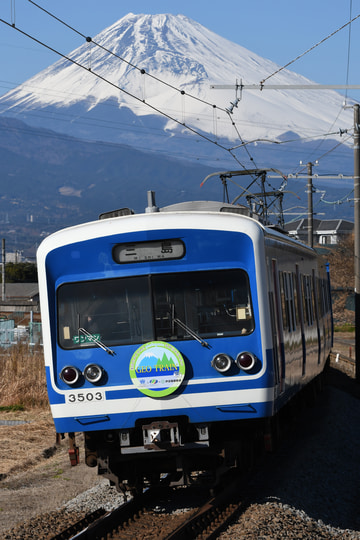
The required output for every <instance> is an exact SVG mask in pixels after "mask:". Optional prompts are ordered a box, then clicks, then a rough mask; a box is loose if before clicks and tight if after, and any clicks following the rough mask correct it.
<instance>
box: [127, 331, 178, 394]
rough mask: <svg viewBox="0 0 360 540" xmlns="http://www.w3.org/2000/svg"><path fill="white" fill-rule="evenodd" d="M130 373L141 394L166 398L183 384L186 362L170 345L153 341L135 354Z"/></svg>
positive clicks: (131, 361) (132, 358)
mask: <svg viewBox="0 0 360 540" xmlns="http://www.w3.org/2000/svg"><path fill="white" fill-rule="evenodd" d="M129 373H130V378H131V381H132V383H133V384H134V386H136V388H137V389H138V390H140V392H142V393H143V394H145V395H146V396H150V397H164V396H168V395H169V394H172V393H173V392H175V390H176V389H177V388H179V386H180V385H181V383H182V382H183V379H184V376H185V362H184V359H183V357H182V356H181V354H180V352H179V351H178V350H177V349H175V347H173V346H172V345H170V343H165V342H164V341H151V342H150V343H145V345H142V346H141V347H139V348H138V349H137V350H136V351H135V352H134V354H133V355H132V357H131V360H130V366H129Z"/></svg>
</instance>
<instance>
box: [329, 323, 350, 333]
mask: <svg viewBox="0 0 360 540" xmlns="http://www.w3.org/2000/svg"><path fill="white" fill-rule="evenodd" d="M334 332H355V326H354V325H353V324H343V325H341V326H335V328H334Z"/></svg>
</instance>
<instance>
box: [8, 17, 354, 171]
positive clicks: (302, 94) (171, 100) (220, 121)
mask: <svg viewBox="0 0 360 540" xmlns="http://www.w3.org/2000/svg"><path fill="white" fill-rule="evenodd" d="M66 56H67V57H68V59H71V61H69V60H68V59H65V58H62V59H60V60H59V61H57V62H56V63H55V64H53V65H51V66H50V67H48V68H47V69H45V70H43V71H42V72H40V73H39V74H38V75H36V76H34V77H32V78H31V79H29V80H28V81H26V82H25V83H23V84H22V85H20V86H18V87H17V88H15V89H14V90H12V91H10V92H8V93H7V94H5V95H4V96H3V97H2V98H0V113H1V115H3V116H11V117H14V116H16V117H17V118H19V119H21V120H22V121H24V122H26V123H28V124H30V125H32V126H37V127H43V128H47V129H52V130H55V131H58V132H61V133H66V134H68V135H71V136H73V137H79V138H83V139H86V140H97V141H99V140H100V141H104V142H109V143H117V144H126V145H130V146H132V147H135V148H137V149H140V150H144V149H145V150H150V151H155V152H157V153H161V154H166V155H168V156H169V155H172V156H176V157H179V158H182V159H188V160H193V161H199V160H200V161H201V162H203V163H207V164H208V165H211V166H215V167H217V166H218V165H219V164H220V163H221V164H222V165H224V166H225V165H226V166H228V167H229V166H230V167H233V168H234V165H235V161H234V160H233V158H232V156H231V155H230V154H229V152H226V151H225V150H224V149H222V148H221V146H222V145H224V146H225V147H226V148H227V149H228V148H232V147H234V146H237V145H239V144H241V143H242V141H253V140H255V141H256V140H258V139H268V140H271V141H273V140H274V141H277V142H283V141H285V140H289V139H291V140H294V141H296V143H297V144H299V143H300V142H301V141H302V140H304V139H305V140H309V139H310V140H312V139H321V138H323V136H324V135H326V134H327V133H329V132H331V133H336V132H339V130H340V129H342V130H343V129H346V128H350V127H351V126H352V112H351V111H350V110H344V109H343V107H342V102H343V97H342V96H341V95H340V94H338V93H336V92H334V91H331V90H323V91H318V90H288V91H285V90H263V91H262V92H261V91H260V90H258V91H252V90H244V91H243V92H242V93H241V95H237V96H236V94H235V89H234V90H232V91H230V90H215V89H211V88H210V87H211V86H212V85H224V84H233V85H234V88H235V84H236V82H237V81H239V82H240V80H241V82H242V84H244V85H245V84H246V85H248V84H259V83H260V81H262V80H263V79H264V78H266V77H268V76H269V75H272V74H273V73H275V72H276V71H278V70H279V66H278V65H277V64H276V63H274V62H272V61H270V60H267V59H264V58H262V57H260V56H258V55H257V54H255V53H252V52H251V51H249V50H247V49H245V48H244V47H242V46H240V45H237V44H235V43H233V42H231V41H228V40H227V39H225V38H223V37H221V36H219V35H217V34H215V33H213V32H211V31H210V30H208V29H206V28H205V27H203V26H202V25H200V24H199V23H197V22H195V21H193V20H191V19H189V18H187V17H185V16H183V15H177V16H174V15H169V14H166V15H134V14H132V13H130V14H128V15H127V16H125V17H123V18H122V19H120V20H119V21H117V22H116V23H114V24H113V25H112V26H110V27H108V28H106V29H105V30H103V31H102V32H100V33H99V34H98V35H97V36H95V37H94V38H92V39H91V41H90V38H88V41H85V43H84V44H83V45H81V46H80V47H79V48H77V49H76V50H74V51H72V52H71V53H70V54H67V55H66ZM270 82H271V84H286V85H288V84H292V85H294V84H310V83H311V82H312V81H310V80H308V79H306V78H305V77H303V76H301V75H298V74H296V73H294V72H291V71H288V70H282V71H281V72H279V73H278V74H277V75H274V76H273V77H272V78H271V81H270ZM265 84H266V83H265ZM236 97H237V98H238V100H239V103H238V104H237V107H236V108H234V109H233V112H232V114H229V113H228V112H227V111H226V109H228V108H229V107H230V103H231V102H234V99H235V98H236ZM239 135H240V137H241V139H240V138H239ZM333 137H334V138H337V137H336V135H334V136H333ZM209 140H210V141H211V142H212V143H214V144H211V142H209ZM337 140H339V139H338V138H337ZM266 146H267V148H268V149H269V148H270V146H271V156H274V155H275V156H279V155H281V156H282V157H281V158H278V157H275V159H280V160H281V161H283V160H284V157H283V156H284V154H285V153H286V152H284V147H285V145H283V148H282V149H281V151H280V152H279V148H276V145H269V144H267V145H266ZM263 147H264V145H261V148H263ZM251 148H253V145H251V146H248V148H246V149H245V148H244V147H240V148H239V149H237V150H234V153H235V154H236V155H237V156H238V158H239V159H240V160H241V161H242V162H244V164H245V165H247V166H249V165H250V166H253V164H252V163H251V164H250V163H249V162H247V160H248V153H247V152H246V150H248V149H251ZM260 159H261V158H260ZM288 161H289V160H287V162H286V165H287V166H288V165H289V163H288ZM267 165H269V163H267ZM271 165H272V166H276V165H279V163H277V164H276V163H272V164H271ZM261 166H265V164H264V163H261ZM295 166H296V163H294V162H293V163H292V167H295Z"/></svg>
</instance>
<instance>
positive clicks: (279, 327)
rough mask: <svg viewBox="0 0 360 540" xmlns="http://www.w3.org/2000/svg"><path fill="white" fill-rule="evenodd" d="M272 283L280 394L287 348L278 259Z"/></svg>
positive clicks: (273, 327) (283, 382)
mask: <svg viewBox="0 0 360 540" xmlns="http://www.w3.org/2000/svg"><path fill="white" fill-rule="evenodd" d="M271 270H272V272H271V273H272V276H271V277H272V280H271V281H272V283H273V291H274V295H273V298H272V301H271V300H270V309H272V312H271V324H272V329H273V343H274V349H275V350H276V360H277V370H278V382H279V384H280V393H281V392H283V391H284V389H285V348H284V332H283V322H282V312H281V296H280V282H279V270H278V264H277V260H276V259H272V265H271Z"/></svg>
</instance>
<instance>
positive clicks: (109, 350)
mask: <svg viewBox="0 0 360 540" xmlns="http://www.w3.org/2000/svg"><path fill="white" fill-rule="evenodd" d="M78 332H81V333H82V334H84V336H86V337H87V338H88V339H89V340H90V341H92V342H93V343H95V345H97V346H98V347H100V349H103V351H105V352H107V353H108V354H111V356H114V355H115V354H116V352H115V351H113V350H112V349H109V347H107V346H106V345H104V343H103V342H102V341H100V340H99V339H97V338H96V337H95V336H93V334H90V332H88V331H87V330H85V328H79V329H78Z"/></svg>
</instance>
